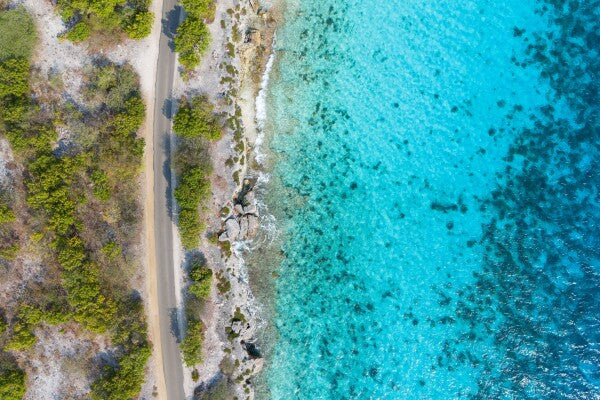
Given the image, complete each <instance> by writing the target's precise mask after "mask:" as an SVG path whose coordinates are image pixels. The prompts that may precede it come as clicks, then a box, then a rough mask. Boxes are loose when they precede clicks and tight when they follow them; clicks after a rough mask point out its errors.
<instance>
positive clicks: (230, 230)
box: [225, 218, 240, 240]
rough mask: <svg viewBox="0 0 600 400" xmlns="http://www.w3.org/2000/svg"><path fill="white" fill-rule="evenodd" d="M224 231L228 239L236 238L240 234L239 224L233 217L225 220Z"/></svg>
mask: <svg viewBox="0 0 600 400" xmlns="http://www.w3.org/2000/svg"><path fill="white" fill-rule="evenodd" d="M225 231H226V232H227V237H228V238H229V240H236V239H237V238H238V236H239V235H240V224H239V223H238V222H237V221H236V220H235V219H234V218H230V219H228V220H227V221H225Z"/></svg>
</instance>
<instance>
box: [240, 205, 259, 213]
mask: <svg viewBox="0 0 600 400" xmlns="http://www.w3.org/2000/svg"><path fill="white" fill-rule="evenodd" d="M243 211H244V214H258V209H257V208H256V204H248V205H247V206H246V207H244V209H243Z"/></svg>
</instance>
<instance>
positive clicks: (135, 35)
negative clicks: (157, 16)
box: [124, 11, 154, 40]
mask: <svg viewBox="0 0 600 400" xmlns="http://www.w3.org/2000/svg"><path fill="white" fill-rule="evenodd" d="M152 21H154V14H153V13H151V12H148V11H141V12H138V13H136V14H134V15H133V17H131V18H130V19H129V20H128V21H127V23H126V24H125V26H124V29H125V32H127V35H129V37H130V38H131V39H135V40H138V39H143V38H145V37H146V36H148V35H149V34H150V32H151V31H152Z"/></svg>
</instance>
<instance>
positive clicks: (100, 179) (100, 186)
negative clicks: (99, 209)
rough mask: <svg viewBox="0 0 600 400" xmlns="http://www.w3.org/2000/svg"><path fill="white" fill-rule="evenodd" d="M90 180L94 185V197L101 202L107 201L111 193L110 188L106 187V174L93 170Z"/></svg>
mask: <svg viewBox="0 0 600 400" xmlns="http://www.w3.org/2000/svg"><path fill="white" fill-rule="evenodd" d="M91 178H92V183H93V184H94V188H93V190H92V191H93V192H94V196H96V197H97V198H98V199H100V200H101V201H108V199H110V197H111V195H112V193H111V190H110V186H109V185H108V177H107V176H106V174H105V173H104V172H103V171H100V170H99V169H95V170H94V171H93V172H92V174H91Z"/></svg>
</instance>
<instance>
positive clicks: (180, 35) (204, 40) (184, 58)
mask: <svg viewBox="0 0 600 400" xmlns="http://www.w3.org/2000/svg"><path fill="white" fill-rule="evenodd" d="M210 41H211V37H210V32H209V30H208V28H207V27H206V25H205V24H204V23H203V22H202V21H201V20H199V19H197V18H194V17H191V16H189V17H188V18H186V19H185V21H183V23H182V24H181V25H179V27H178V28H177V36H175V40H174V42H175V51H176V52H178V53H179V61H180V62H181V64H182V65H183V66H184V67H185V68H187V69H194V68H195V67H197V66H198V65H199V64H200V60H201V59H202V56H203V55H204V53H206V51H207V50H208V47H209V45H210Z"/></svg>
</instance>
